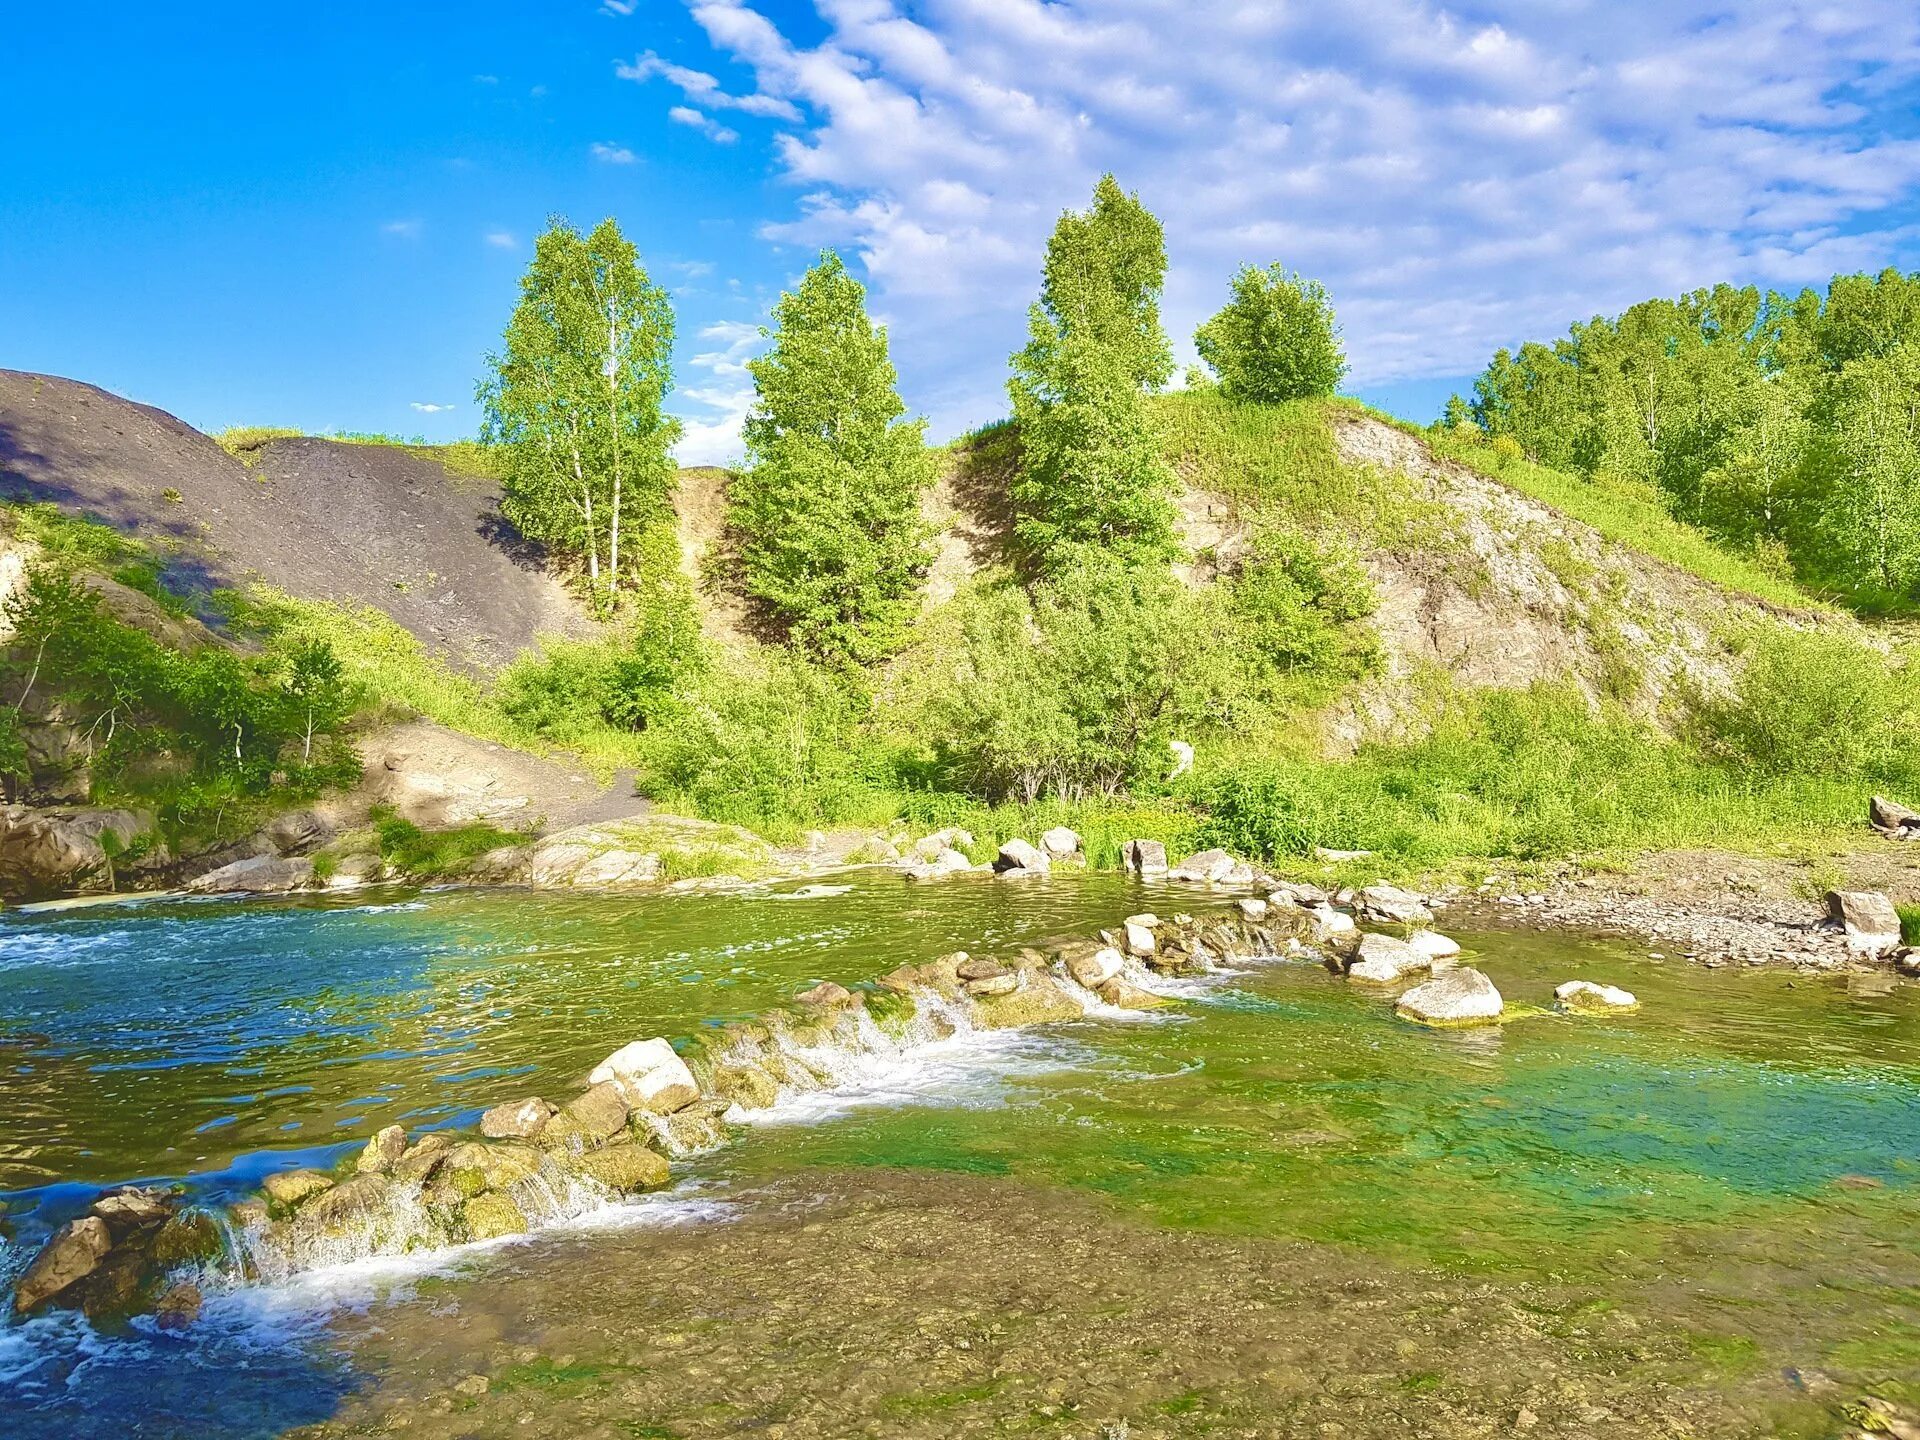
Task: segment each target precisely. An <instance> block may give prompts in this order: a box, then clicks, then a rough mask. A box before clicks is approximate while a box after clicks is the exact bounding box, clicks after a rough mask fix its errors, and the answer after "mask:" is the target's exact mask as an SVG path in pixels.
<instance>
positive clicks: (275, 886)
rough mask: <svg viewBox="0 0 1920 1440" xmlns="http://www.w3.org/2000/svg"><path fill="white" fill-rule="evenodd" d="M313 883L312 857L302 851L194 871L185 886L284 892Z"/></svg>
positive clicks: (211, 891) (216, 891)
mask: <svg viewBox="0 0 1920 1440" xmlns="http://www.w3.org/2000/svg"><path fill="white" fill-rule="evenodd" d="M316 883H317V882H316V881H315V879H314V871H313V861H312V860H310V859H308V858H307V857H306V856H304V855H296V856H293V857H291V858H286V859H283V858H281V857H280V856H278V855H256V856H254V857H253V858H252V859H251V860H236V861H234V862H233V863H232V864H231V865H222V866H221V867H220V868H219V869H218V870H210V871H208V872H207V873H206V874H205V875H197V876H195V877H194V878H193V879H191V880H189V881H188V882H187V884H186V889H187V890H188V891H189V892H190V893H192V894H195V895H285V894H288V893H290V892H291V891H295V890H310V889H312V888H313V887H314V885H315V884H316Z"/></svg>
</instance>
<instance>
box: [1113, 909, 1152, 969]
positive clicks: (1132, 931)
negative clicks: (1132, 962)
mask: <svg viewBox="0 0 1920 1440" xmlns="http://www.w3.org/2000/svg"><path fill="white" fill-rule="evenodd" d="M1159 924H1160V919H1159V917H1158V916H1157V915H1129V916H1128V917H1127V919H1126V923H1125V924H1124V925H1123V926H1122V927H1121V938H1122V939H1123V940H1124V941H1125V942H1126V950H1127V954H1129V955H1137V956H1139V957H1140V958H1141V959H1143V960H1144V959H1146V958H1147V957H1148V956H1150V955H1153V954H1155V953H1157V952H1158V951H1159V949H1160V943H1159V941H1158V940H1156V939H1155V938H1154V933H1153V932H1154V930H1155V929H1156V928H1157V927H1158V926H1159Z"/></svg>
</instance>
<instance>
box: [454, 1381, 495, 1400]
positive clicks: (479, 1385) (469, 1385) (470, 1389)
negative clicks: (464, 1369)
mask: <svg viewBox="0 0 1920 1440" xmlns="http://www.w3.org/2000/svg"><path fill="white" fill-rule="evenodd" d="M492 1388H493V1382H492V1381H491V1380H489V1379H487V1377H486V1376H484V1375H468V1376H466V1377H465V1378H463V1379H461V1380H457V1381H455V1382H454V1386H453V1393H454V1394H456V1395H464V1396H466V1397H467V1398H468V1399H469V1400H477V1399H479V1398H480V1397H481V1396H482V1395H484V1394H486V1393H487V1391H489V1390H491V1389H492Z"/></svg>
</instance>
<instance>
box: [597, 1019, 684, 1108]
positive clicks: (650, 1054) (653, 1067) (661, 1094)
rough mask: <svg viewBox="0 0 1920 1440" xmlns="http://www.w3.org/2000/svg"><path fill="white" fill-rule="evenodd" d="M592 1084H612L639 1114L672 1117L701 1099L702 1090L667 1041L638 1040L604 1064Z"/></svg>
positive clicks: (600, 1064) (656, 1039)
mask: <svg viewBox="0 0 1920 1440" xmlns="http://www.w3.org/2000/svg"><path fill="white" fill-rule="evenodd" d="M587 1081H588V1083H589V1084H593V1085H598V1084H601V1083H602V1082H607V1083H611V1084H613V1085H614V1086H616V1087H617V1088H618V1089H619V1092H620V1094H621V1096H622V1097H623V1098H624V1099H625V1100H626V1102H627V1103H628V1104H629V1105H631V1106H632V1107H633V1108H634V1109H636V1110H650V1111H652V1112H653V1113H654V1114H656V1115H671V1114H672V1113H673V1112H674V1111H676V1110H679V1109H682V1108H684V1107H686V1106H688V1105H691V1104H692V1103H693V1102H694V1101H696V1100H698V1099H699V1098H700V1086H699V1084H698V1082H696V1081H695V1080H694V1078H693V1072H692V1071H691V1070H689V1069H687V1062H686V1061H684V1060H682V1059H681V1058H680V1056H679V1055H678V1054H677V1053H675V1051H674V1048H673V1046H671V1045H669V1044H668V1043H667V1042H666V1041H665V1040H662V1039H659V1038H657V1037H656V1038H655V1039H652V1040H636V1041H634V1042H633V1043H632V1044H631V1045H627V1046H623V1047H622V1048H621V1049H619V1050H616V1051H614V1053H613V1054H611V1055H609V1056H608V1057H607V1058H606V1059H605V1060H602V1061H601V1062H600V1063H599V1064H598V1065H597V1066H595V1067H594V1071H593V1073H592V1074H591V1075H589V1076H588V1077H587Z"/></svg>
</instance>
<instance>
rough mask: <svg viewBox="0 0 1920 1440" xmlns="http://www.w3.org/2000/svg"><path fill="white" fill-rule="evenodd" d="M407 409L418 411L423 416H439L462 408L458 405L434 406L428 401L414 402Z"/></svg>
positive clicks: (409, 403)
mask: <svg viewBox="0 0 1920 1440" xmlns="http://www.w3.org/2000/svg"><path fill="white" fill-rule="evenodd" d="M407 408H408V409H409V410H418V411H419V412H420V413H421V414H422V415H439V414H443V413H444V412H446V411H448V410H458V409H459V408H460V407H459V406H458V405H434V404H431V403H429V402H427V401H422V400H413V401H410V402H408V405H407Z"/></svg>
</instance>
